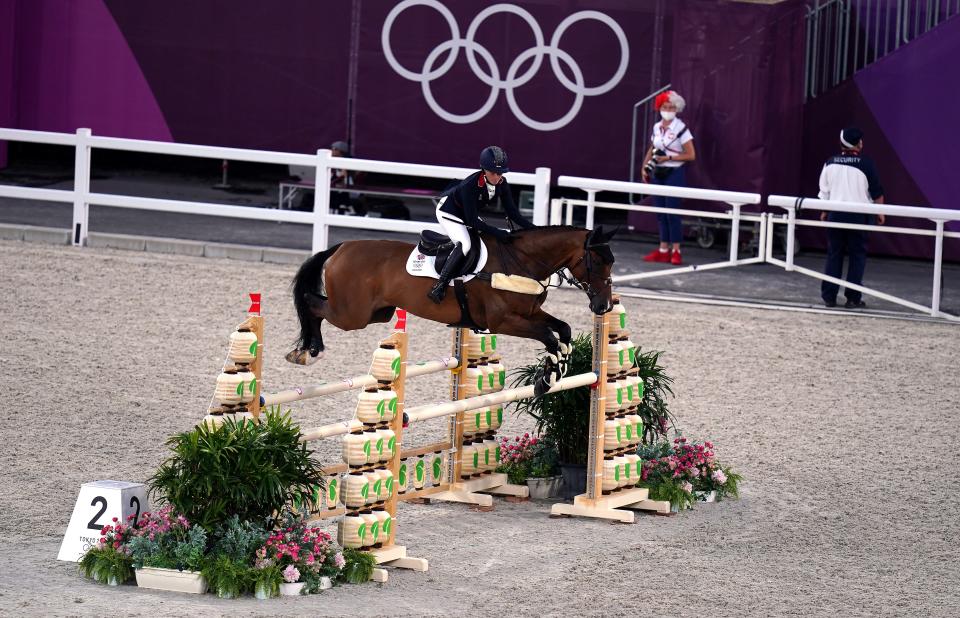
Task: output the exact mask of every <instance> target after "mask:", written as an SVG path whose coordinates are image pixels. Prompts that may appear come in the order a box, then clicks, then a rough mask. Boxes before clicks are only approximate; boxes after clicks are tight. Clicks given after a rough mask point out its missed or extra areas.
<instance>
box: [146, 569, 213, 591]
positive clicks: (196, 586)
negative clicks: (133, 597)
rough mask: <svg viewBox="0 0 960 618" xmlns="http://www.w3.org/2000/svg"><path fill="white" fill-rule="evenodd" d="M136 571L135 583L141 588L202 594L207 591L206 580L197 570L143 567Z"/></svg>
mask: <svg viewBox="0 0 960 618" xmlns="http://www.w3.org/2000/svg"><path fill="white" fill-rule="evenodd" d="M136 573H137V585H138V586H140V587H141V588H153V589H154V590H169V591H170V592H188V593H190V594H203V593H204V592H206V591H207V580H205V579H204V578H203V575H200V573H199V572H198V571H178V570H176V569H155V568H153V567H144V568H142V569H137V570H136Z"/></svg>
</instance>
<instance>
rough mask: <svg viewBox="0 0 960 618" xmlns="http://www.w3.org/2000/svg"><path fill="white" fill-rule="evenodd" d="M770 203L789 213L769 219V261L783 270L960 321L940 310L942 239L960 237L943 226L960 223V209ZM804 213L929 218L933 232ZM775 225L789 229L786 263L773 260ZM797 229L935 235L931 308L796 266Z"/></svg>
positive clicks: (782, 198)
mask: <svg viewBox="0 0 960 618" xmlns="http://www.w3.org/2000/svg"><path fill="white" fill-rule="evenodd" d="M767 204H769V205H770V206H775V207H777V208H782V209H784V210H786V211H787V214H786V215H783V216H781V217H776V216H770V217H769V218H768V220H767V225H768V227H769V229H768V230H767V234H766V240H767V249H766V258H767V259H766V261H767V262H769V263H771V264H776V265H778V266H782V267H783V268H784V270H787V271H792V272H798V273H801V274H804V275H807V276H809V277H813V278H815V279H820V280H821V281H829V282H831V283H836V284H837V285H840V286H841V287H844V288H850V289H852V290H857V291H859V292H861V293H863V294H869V295H870V296H874V297H876V298H880V299H883V300H886V301H888V302H891V303H895V304H898V305H902V306H904V307H909V308H911V309H915V310H917V311H921V312H923V313H929V314H930V315H931V316H933V317H939V318H946V319H948V320H960V318H958V317H957V316H953V315H950V314H947V313H944V312H942V311H941V310H940V288H941V276H942V269H943V239H944V238H960V233H957V232H946V231H944V224H945V223H946V222H948V221H960V210H947V209H943V208H922V207H919V206H897V205H893V204H871V203H858V202H837V201H833V200H818V199H806V198H799V197H792V196H786V195H771V196H769V197H768V198H767ZM801 210H817V211H832V212H848V213H858V214H866V215H884V216H889V217H906V218H910V219H927V220H930V221H932V222H933V223H934V229H933V230H923V229H916V228H908V227H892V226H885V225H884V226H881V225H861V224H857V223H838V222H833V221H815V220H809V219H798V218H797V213H798V212H800V211H801ZM775 225H785V226H786V228H787V243H786V244H787V247H786V256H785V259H784V260H780V259H777V258H774V257H773V255H772V242H771V240H772V235H773V228H774V226H775ZM798 226H803V227H826V228H836V229H850V230H864V231H871V232H883V233H888V234H890V233H893V234H909V235H912V236H932V237H933V238H934V245H933V291H932V293H931V301H930V306H929V307H927V306H925V305H921V304H918V303H914V302H911V301H909V300H906V299H904V298H900V297H897V296H894V295H892V294H887V293H885V292H880V291H879V290H875V289H872V288H869V287H866V286H863V285H855V284H852V283H849V282H847V281H844V280H843V279H838V278H836V277H830V276H828V275H825V274H823V273H820V272H817V271H815V270H811V269H809V268H804V267H802V266H797V265H796V264H795V263H794V261H793V248H794V243H795V235H796V231H797V227H798Z"/></svg>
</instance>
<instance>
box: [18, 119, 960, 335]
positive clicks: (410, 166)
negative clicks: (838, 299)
mask: <svg viewBox="0 0 960 618" xmlns="http://www.w3.org/2000/svg"><path fill="white" fill-rule="evenodd" d="M0 140H6V141H14V142H28V143H35V144H52V145H59V146H70V147H73V148H74V150H75V155H74V178H73V189H69V190H68V189H42V188H34V187H18V186H11V185H0V197H11V198H18V199H26V200H41V201H51V202H61V203H67V204H73V225H72V232H71V239H72V242H73V244H74V245H76V246H85V245H86V244H87V235H88V233H89V231H90V230H89V213H90V206H91V205H96V206H106V207H111V208H130V209H136V210H151V211H155V212H171V213H180V214H194V215H208V216H215V217H229V218H237V219H256V220H260V221H275V222H287V223H299V224H303V225H310V226H312V228H313V234H312V243H311V247H312V250H313V252H314V253H316V252H318V251H323V250H324V249H326V248H327V247H328V245H329V232H330V228H331V227H346V228H354V229H365V230H377V231H385V232H402V233H409V234H419V233H420V232H421V231H423V230H424V229H432V230H436V231H439V230H440V227H439V225H437V224H435V223H429V222H423V221H405V220H400V219H388V218H376V217H356V216H348V215H338V214H334V213H331V212H330V171H331V170H333V169H339V170H352V171H363V172H379V173H383V174H396V175H402V176H411V177H419V178H441V179H448V180H453V179H460V178H463V177H465V176H467V175H468V174H471V173H473V172H474V171H476V170H475V169H474V168H465V167H449V166H441V165H423V164H416V163H400V162H394V161H377V160H372V159H353V158H345V157H333V156H331V152H330V150H327V149H321V150H318V151H317V153H316V154H315V155H311V154H299V153H289V152H276V151H268V150H251V149H244V148H223V147H218V146H201V145H197V144H177V143H171V142H157V141H149V140H136V139H125V138H114V137H101V136H95V135H93V133H92V131H91V130H90V129H86V128H83V129H77V131H76V133H54V132H47V131H27V130H21V129H6V128H0ZM97 148H99V149H104V150H116V151H122V152H143V153H150V154H161V155H171V156H181V157H199V158H208V159H214V160H217V161H247V162H251V163H266V164H273V165H284V166H290V165H294V166H304V167H313V168H314V169H315V170H316V175H315V189H316V190H315V193H314V195H315V203H314V210H313V212H298V211H292V210H282V209H279V208H263V207H251V206H232V205H227V204H213V203H208V202H198V201H186V200H171V199H158V198H148V197H138V196H131V195H116V194H106V193H94V192H92V191H91V190H90V160H91V153H92V151H93V150H94V149H97ZM510 182H511V183H512V184H515V185H521V186H524V185H525V186H532V187H533V194H534V198H533V222H534V223H535V224H537V225H546V224H548V223H551V224H560V223H563V222H566V223H567V224H571V223H572V222H573V209H574V208H576V207H585V208H586V227H588V228H592V227H593V223H594V218H595V213H596V210H597V209H598V208H604V209H610V210H627V211H630V210H632V211H638V212H653V213H656V212H668V213H670V214H679V215H686V216H695V217H700V218H706V219H717V220H726V221H730V224H731V227H730V243H729V255H728V258H727V259H726V260H723V261H720V262H714V263H710V264H700V265H691V266H683V267H679V268H665V269H657V270H655V271H650V272H643V273H631V274H626V275H621V276H618V277H614V281H615V282H626V281H636V280H639V279H647V278H651V277H662V276H672V275H678V274H683V273H689V272H696V271H703V270H713V269H718V268H728V267H733V266H744V265H748V264H758V263H771V264H776V265H778V266H783V267H784V268H785V269H786V270H788V271H795V272H800V273H802V274H806V275H809V276H812V277H816V278H818V279H825V280H832V279H831V278H829V277H827V276H826V275H823V274H821V273H817V272H815V271H811V270H809V269H806V268H802V267H800V266H796V265H795V264H794V263H793V247H794V234H795V232H796V227H797V226H800V225H803V226H811V227H850V228H854V229H857V228H863V229H870V230H872V231H878V232H887V233H890V232H896V233H904V234H914V235H922V236H933V237H935V243H936V244H935V255H934V264H933V267H934V284H933V288H934V289H933V296H932V302H931V306H930V307H926V306H924V305H919V304H917V303H913V302H910V301H907V300H905V299H902V298H897V297H895V296H892V295H889V294H885V293H883V292H879V291H877V290H873V289H870V288H867V287H863V286H850V287H852V288H854V289H858V290H860V291H862V292H863V293H865V294H870V295H873V296H876V297H878V298H882V299H884V300H888V301H890V302H893V303H897V304H899V305H902V306H905V307H909V308H911V309H915V310H917V311H921V312H924V313H928V314H930V315H932V316H934V317H940V318H947V319H957V318H956V317H955V316H951V315H948V314H946V313H944V312H942V311H941V310H940V308H939V305H940V280H941V270H942V261H943V239H944V238H960V234H958V233H955V232H945V231H944V224H945V223H946V222H947V221H957V220H960V211H957V210H943V209H936V208H920V207H915V206H891V205H888V206H883V205H874V204H854V203H845V202H824V201H821V200H812V199H809V200H804V201H801V200H800V198H796V197H785V196H777V195H773V196H770V198H769V199H768V201H767V203H768V204H769V205H770V206H773V207H778V208H784V209H786V210H787V214H786V215H782V216H777V215H774V214H772V213H758V214H753V213H750V214H744V213H742V212H741V208H742V207H743V206H745V205H748V204H750V205H756V204H760V203H761V196H760V195H759V194H757V193H740V192H735V191H719V190H712V189H697V188H686V187H667V186H661V185H652V184H644V183H636V182H623V181H617V180H603V179H596V178H580V177H576V176H560V177H559V178H558V179H557V184H558V185H559V186H561V187H567V188H575V189H580V190H582V191H584V192H585V193H586V194H587V199H586V200H571V199H561V200H553V201H552V202H551V201H550V169H549V168H545V167H540V168H537V169H536V171H535V172H533V173H524V172H510ZM351 190H352V191H357V190H358V189H356V188H353V189H351ZM600 191H608V192H614V193H623V194H628V195H631V194H632V195H636V194H640V195H662V196H667V197H679V198H683V199H686V200H699V201H704V200H705V201H712V202H722V203H726V204H729V205H730V206H731V209H730V210H728V211H727V212H723V213H721V212H716V211H711V210H696V209H692V208H684V209H662V208H656V207H653V206H642V205H635V204H622V203H612V202H599V201H597V200H596V195H597V193H598V192H600ZM358 192H362V190H359V191H358ZM801 203H802V204H803V205H804V207H806V208H816V209H820V210H834V211H840V212H867V213H872V214H880V213H883V214H887V215H891V216H901V217H912V218H920V219H930V220H932V221H933V222H934V223H935V224H936V229H935V230H932V231H927V230H917V229H911V228H899V227H898V228H894V227H879V226H851V225H844V224H836V223H827V222H819V221H810V220H798V219H797V218H796V211H797V210H798V209H799V207H800V204H801ZM741 223H754V224H759V225H758V226H757V227H758V234H759V243H758V250H757V255H755V256H751V257H747V258H742V259H741V258H740V257H739V255H738V244H739V233H740V224H741ZM780 224H783V225H786V226H787V258H786V261H782V260H779V259H775V258H773V257H772V246H773V230H774V226H775V225H780ZM834 281H835V282H836V280H834ZM840 283H841V285H847V284H846V283H845V282H840Z"/></svg>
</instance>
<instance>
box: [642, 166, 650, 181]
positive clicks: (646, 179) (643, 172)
mask: <svg viewBox="0 0 960 618" xmlns="http://www.w3.org/2000/svg"><path fill="white" fill-rule="evenodd" d="M640 178H643V182H650V175H649V174H647V170H646V169H645V168H644V169H641V170H640Z"/></svg>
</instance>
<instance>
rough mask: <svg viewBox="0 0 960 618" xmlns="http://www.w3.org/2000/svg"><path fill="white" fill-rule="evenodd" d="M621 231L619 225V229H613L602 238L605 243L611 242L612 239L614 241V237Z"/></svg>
mask: <svg viewBox="0 0 960 618" xmlns="http://www.w3.org/2000/svg"><path fill="white" fill-rule="evenodd" d="M619 231H620V226H619V225H618V226H617V227H615V228H613V229H612V230H610V232H609V233H608V234H606V235H605V236H602V238H603V241H604V242H610V239H612V238H613V237H614V236H616V235H617V232H619Z"/></svg>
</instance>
